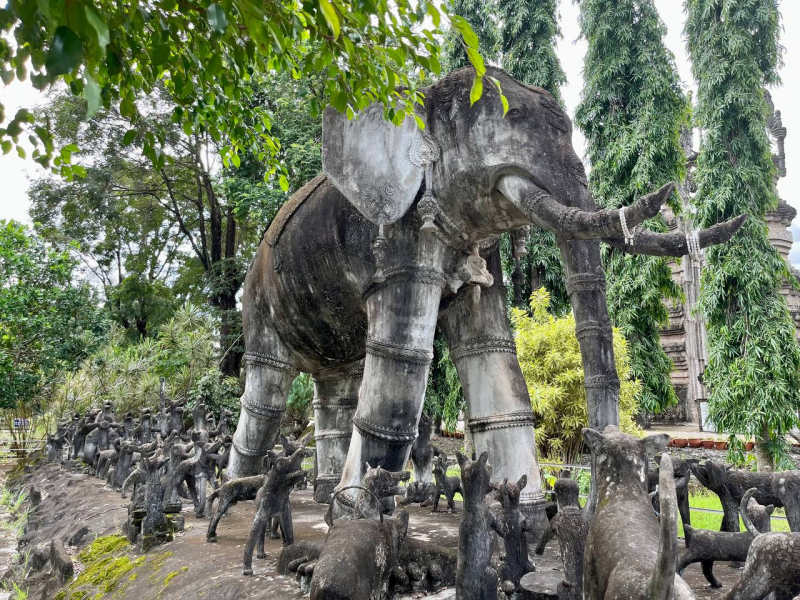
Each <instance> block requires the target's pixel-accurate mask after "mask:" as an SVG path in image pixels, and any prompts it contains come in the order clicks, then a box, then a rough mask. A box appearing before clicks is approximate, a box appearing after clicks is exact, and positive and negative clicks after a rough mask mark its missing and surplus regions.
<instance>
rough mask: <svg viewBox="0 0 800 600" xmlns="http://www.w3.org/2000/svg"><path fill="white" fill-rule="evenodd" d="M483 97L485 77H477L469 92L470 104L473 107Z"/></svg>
mask: <svg viewBox="0 0 800 600" xmlns="http://www.w3.org/2000/svg"><path fill="white" fill-rule="evenodd" d="M482 95H483V77H478V76H477V75H476V76H475V78H474V79H473V80H472V88H471V89H470V90H469V104H470V106H472V105H473V104H475V103H476V102H477V101H478V100H480V99H481V96H482Z"/></svg>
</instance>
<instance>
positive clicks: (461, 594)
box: [456, 452, 506, 600]
mask: <svg viewBox="0 0 800 600" xmlns="http://www.w3.org/2000/svg"><path fill="white" fill-rule="evenodd" d="M456 458H458V464H459V466H460V467H461V478H462V482H463V485H464V492H463V496H464V510H463V511H462V512H461V523H460V526H459V532H458V568H457V570H456V597H457V598H459V600H494V599H495V598H496V597H497V584H498V579H497V572H496V571H495V570H494V569H493V568H492V567H491V566H490V561H491V558H492V537H493V536H492V532H493V531H495V532H497V533H498V534H499V535H500V536H505V535H506V529H505V527H504V525H503V523H502V521H501V520H498V519H496V518H495V516H494V515H493V514H492V511H491V510H490V509H489V503H488V502H487V501H486V495H487V494H488V493H489V492H491V491H492V489H493V488H492V484H491V477H492V465H490V464H489V463H488V460H489V453H488V452H483V453H481V455H480V456H479V457H478V460H476V461H472V460H468V459H467V458H466V457H465V456H464V455H463V454H461V453H460V452H456Z"/></svg>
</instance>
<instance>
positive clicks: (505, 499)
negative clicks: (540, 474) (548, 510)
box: [494, 475, 536, 591]
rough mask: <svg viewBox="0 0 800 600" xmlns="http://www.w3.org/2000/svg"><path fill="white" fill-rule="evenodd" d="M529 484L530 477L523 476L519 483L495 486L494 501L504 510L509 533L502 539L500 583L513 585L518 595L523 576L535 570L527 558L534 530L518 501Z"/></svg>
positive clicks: (504, 483) (506, 528)
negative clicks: (503, 555)
mask: <svg viewBox="0 0 800 600" xmlns="http://www.w3.org/2000/svg"><path fill="white" fill-rule="evenodd" d="M527 484H528V476H527V475H523V476H522V477H520V478H519V481H517V482H516V483H513V482H512V483H509V482H508V480H507V479H505V480H503V483H501V484H495V485H494V488H495V498H497V500H498V501H499V502H500V506H501V507H502V509H503V512H502V515H503V526H504V528H505V530H506V534H505V537H504V538H503V543H504V545H505V550H506V559H505V562H504V563H503V566H502V567H501V569H500V580H501V581H502V582H506V581H508V582H511V585H513V586H514V589H515V590H517V591H519V582H520V579H522V576H523V575H525V574H526V573H530V572H531V571H535V570H536V567H535V566H534V564H533V562H532V561H531V560H530V557H529V556H528V540H527V536H526V535H525V534H526V533H527V532H529V531H531V530H532V529H533V527H532V526H531V523H530V521H528V520H527V519H526V518H525V517H523V516H522V514H521V513H520V510H519V497H520V494H521V492H522V490H523V489H524V488H525V486H526V485H527Z"/></svg>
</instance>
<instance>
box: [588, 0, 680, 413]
mask: <svg viewBox="0 0 800 600" xmlns="http://www.w3.org/2000/svg"><path fill="white" fill-rule="evenodd" d="M581 33H582V35H583V37H585V38H586V40H587V41H588V42H589V48H588V52H587V55H586V63H585V69H584V76H585V86H584V89H583V97H582V100H581V103H580V105H579V106H578V109H577V112H576V121H577V124H578V126H579V127H580V128H581V130H582V131H583V132H584V134H585V135H586V140H587V149H588V154H589V160H590V162H591V165H592V170H591V174H590V178H589V181H590V186H591V190H592V195H593V196H594V198H595V200H596V201H597V203H598V204H600V205H601V206H603V207H607V208H617V207H620V206H628V205H629V204H631V203H632V202H633V201H635V200H636V199H637V198H639V197H640V196H643V195H645V194H647V193H649V192H651V191H653V190H654V189H658V188H659V187H661V186H662V185H664V184H665V183H667V182H669V181H677V180H678V179H679V178H680V177H681V176H682V174H683V172H684V170H685V167H684V160H685V159H684V154H683V149H682V148H681V145H680V127H681V124H682V123H683V122H684V118H685V114H686V110H687V102H686V99H685V97H684V95H683V93H682V91H681V89H680V79H679V77H678V73H677V69H676V66H675V59H674V57H673V55H672V53H671V52H670V51H669V50H667V48H666V46H665V45H664V42H663V38H664V35H666V28H665V27H664V24H663V23H662V21H661V19H660V17H659V15H658V11H657V10H656V7H655V4H654V2H653V0H619V1H618V2H605V1H604V0H584V2H581ZM671 204H672V207H673V208H674V209H675V211H676V212H677V211H678V210H679V204H678V203H677V196H676V197H673V199H672V203H671ZM644 226H645V227H647V228H648V229H651V230H653V231H662V232H663V231H665V230H666V225H665V223H664V220H663V219H662V218H661V217H660V216H659V217H657V218H655V219H651V220H650V221H648V222H647V223H646V224H645V225H644ZM603 258H604V264H605V267H606V274H607V280H608V290H607V296H608V307H609V312H610V314H611V318H612V321H613V322H614V324H615V325H617V326H618V327H620V329H621V331H622V333H623V334H624V335H625V337H626V338H627V339H628V341H629V343H630V353H631V372H632V373H633V375H634V377H636V378H637V379H639V380H641V382H642V384H643V391H642V394H641V396H640V402H641V406H642V408H643V409H645V410H648V411H651V412H658V411H660V410H662V409H664V408H666V407H668V406H671V405H674V404H677V402H678V398H677V396H676V395H675V391H674V389H673V386H672V381H671V379H670V372H671V371H672V361H671V360H670V359H669V357H668V356H667V355H666V354H665V352H664V350H663V349H662V347H661V343H660V338H659V333H658V332H659V328H660V326H661V325H664V324H666V322H667V320H668V318H669V314H668V312H667V308H666V306H665V305H664V302H663V298H665V297H666V298H676V297H680V293H681V292H680V288H678V287H677V286H676V284H675V283H674V282H673V280H672V273H671V270H670V267H669V264H668V260H667V259H666V258H662V257H652V256H636V255H630V254H626V253H624V252H621V251H619V250H616V249H613V248H610V247H604V250H603Z"/></svg>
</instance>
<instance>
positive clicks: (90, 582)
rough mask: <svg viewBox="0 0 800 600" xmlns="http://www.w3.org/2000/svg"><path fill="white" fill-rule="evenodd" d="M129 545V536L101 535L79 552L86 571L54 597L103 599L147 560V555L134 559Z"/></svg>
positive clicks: (61, 598)
mask: <svg viewBox="0 0 800 600" xmlns="http://www.w3.org/2000/svg"><path fill="white" fill-rule="evenodd" d="M127 548H128V541H127V539H126V538H125V536H121V535H109V536H104V537H100V538H97V539H96V540H95V541H94V542H92V544H91V545H89V546H87V547H86V548H84V549H83V550H82V551H81V553H80V554H79V555H78V558H79V560H80V561H81V563H83V565H84V571H83V573H81V574H80V575H79V576H78V577H77V579H75V581H73V582H72V583H71V584H70V585H69V586H68V587H66V588H65V589H63V590H61V591H60V592H59V593H58V594H57V595H56V596H55V599H54V600H88V598H94V599H99V598H102V597H103V596H105V595H106V594H108V593H109V592H113V591H114V590H115V589H116V588H117V586H118V585H119V584H120V582H122V580H123V579H124V578H125V576H126V575H127V574H128V573H129V572H130V571H131V570H132V569H134V568H135V567H137V566H139V565H141V564H142V563H143V562H144V561H145V557H144V556H142V557H139V558H136V559H131V557H130V556H128V554H127ZM134 575H135V574H134ZM131 577H133V575H132V576H131ZM129 581H130V580H129Z"/></svg>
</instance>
